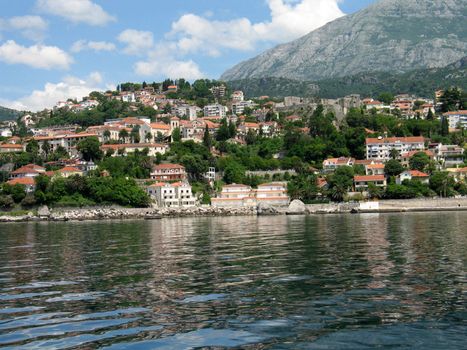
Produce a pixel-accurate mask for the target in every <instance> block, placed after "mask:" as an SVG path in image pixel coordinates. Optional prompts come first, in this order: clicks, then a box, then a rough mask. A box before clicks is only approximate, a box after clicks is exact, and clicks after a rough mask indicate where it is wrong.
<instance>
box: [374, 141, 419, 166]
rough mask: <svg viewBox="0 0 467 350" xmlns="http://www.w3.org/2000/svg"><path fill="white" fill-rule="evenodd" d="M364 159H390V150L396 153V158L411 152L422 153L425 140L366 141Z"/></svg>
mask: <svg viewBox="0 0 467 350" xmlns="http://www.w3.org/2000/svg"><path fill="white" fill-rule="evenodd" d="M365 143H366V158H367V159H373V160H374V159H377V160H389V159H391V150H396V151H397V152H398V155H399V156H398V157H399V158H400V156H401V155H402V154H404V153H408V152H411V151H424V150H425V139H424V138H423V137H422V136H412V137H378V138H367V139H366V142H365Z"/></svg>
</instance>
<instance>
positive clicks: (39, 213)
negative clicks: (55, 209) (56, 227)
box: [37, 205, 50, 218]
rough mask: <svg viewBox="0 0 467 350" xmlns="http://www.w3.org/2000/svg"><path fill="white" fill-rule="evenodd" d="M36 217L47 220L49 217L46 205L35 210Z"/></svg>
mask: <svg viewBox="0 0 467 350" xmlns="http://www.w3.org/2000/svg"><path fill="white" fill-rule="evenodd" d="M37 216H39V217H40V218H48V217H50V210H49V208H48V207H47V206H46V205H43V206H42V207H39V209H37Z"/></svg>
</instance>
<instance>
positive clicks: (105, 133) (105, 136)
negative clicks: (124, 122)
mask: <svg viewBox="0 0 467 350" xmlns="http://www.w3.org/2000/svg"><path fill="white" fill-rule="evenodd" d="M109 139H110V130H105V131H104V141H109Z"/></svg>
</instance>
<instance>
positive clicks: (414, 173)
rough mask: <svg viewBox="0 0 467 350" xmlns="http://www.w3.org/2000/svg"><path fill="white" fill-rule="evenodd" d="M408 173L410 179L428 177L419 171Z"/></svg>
mask: <svg viewBox="0 0 467 350" xmlns="http://www.w3.org/2000/svg"><path fill="white" fill-rule="evenodd" d="M409 172H410V175H411V176H412V177H429V175H428V174H425V173H423V172H421V171H419V170H410V171H409Z"/></svg>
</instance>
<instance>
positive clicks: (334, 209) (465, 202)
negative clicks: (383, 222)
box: [306, 197, 467, 214]
mask: <svg viewBox="0 0 467 350" xmlns="http://www.w3.org/2000/svg"><path fill="white" fill-rule="evenodd" d="M306 207H307V211H308V212H309V213H310V214H326V213H328V214H330V213H350V212H354V213H385V212H386V213H389V212H416V211H455V210H459V211H461V210H467V197H463V198H433V199H432V198H423V199H401V200H381V201H375V202H360V203H358V202H356V203H329V204H312V205H307V206H306Z"/></svg>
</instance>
